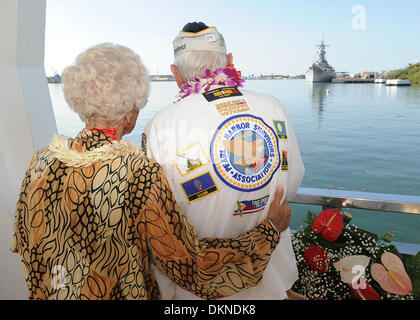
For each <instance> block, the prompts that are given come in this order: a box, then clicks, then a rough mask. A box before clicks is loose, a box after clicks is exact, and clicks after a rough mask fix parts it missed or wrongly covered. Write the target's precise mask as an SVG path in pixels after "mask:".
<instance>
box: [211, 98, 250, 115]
mask: <svg viewBox="0 0 420 320" xmlns="http://www.w3.org/2000/svg"><path fill="white" fill-rule="evenodd" d="M216 109H217V111H218V112H219V114H220V115H221V116H222V117H224V116H228V115H231V114H235V113H241V112H246V111H249V110H251V109H250V107H249V105H248V102H247V101H246V100H245V99H239V100H231V101H226V102H222V103H219V104H216Z"/></svg>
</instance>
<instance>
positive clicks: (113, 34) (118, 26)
mask: <svg viewBox="0 0 420 320" xmlns="http://www.w3.org/2000/svg"><path fill="white" fill-rule="evenodd" d="M419 12H420V1H418V0H400V1H384V0H382V1H380V0H340V1H337V0H317V1H313V0H311V1H309V0H293V1H292V0H288V1H283V0H258V1H257V0H241V1H239V0H229V1H226V0H224V1H221V0H212V1H211V0H210V1H204V0H194V1H191V0H177V1H174V0H47V12H46V32H45V70H46V73H47V75H51V74H52V73H53V72H59V73H61V71H62V70H63V69H64V68H65V67H66V66H68V65H70V64H72V63H73V62H74V60H75V58H76V56H77V55H78V54H79V53H81V52H82V51H83V50H85V49H87V48H89V47H91V46H93V45H95V44H98V43H101V42H114V43H118V44H120V45H124V46H127V47H129V48H131V49H133V50H134V51H135V52H137V53H138V54H139V55H140V57H141V58H142V60H143V62H144V64H145V65H146V67H147V68H148V70H149V72H150V73H151V74H156V73H159V74H169V73H170V68H169V66H170V64H171V63H172V62H173V48H172V41H173V39H174V38H175V37H176V35H177V34H178V32H179V30H181V29H182V27H183V26H184V25H185V24H186V23H188V22H191V21H203V22H204V23H206V24H207V25H208V26H216V27H217V29H218V30H219V32H221V33H222V34H223V36H224V38H225V41H226V46H227V49H228V52H232V54H233V57H234V64H235V67H236V68H237V69H238V70H241V71H242V74H243V75H249V74H255V75H259V74H291V75H294V74H303V73H305V72H306V71H307V69H308V67H309V66H310V64H311V63H312V62H313V61H314V60H315V57H316V48H315V45H316V44H318V43H319V42H320V41H321V39H322V37H323V36H324V38H325V41H326V42H327V43H328V44H329V45H330V46H329V47H328V48H327V59H328V61H329V63H330V64H331V65H332V66H333V67H334V68H335V70H336V71H342V72H350V73H357V72H362V71H384V70H393V69H397V68H401V67H404V66H406V65H407V64H408V63H414V62H420V41H419V39H420V19H418V14H419Z"/></svg>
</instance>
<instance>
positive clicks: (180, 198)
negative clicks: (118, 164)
mask: <svg viewBox="0 0 420 320" xmlns="http://www.w3.org/2000/svg"><path fill="white" fill-rule="evenodd" d="M173 45H174V54H175V62H174V64H173V65H171V70H172V72H173V74H174V76H175V79H176V82H177V84H178V86H179V88H180V89H181V91H180V100H179V101H177V102H176V103H174V104H173V105H171V106H169V107H167V108H166V109H163V110H161V111H160V112H159V113H158V114H157V115H156V116H155V117H154V118H153V119H152V121H150V122H149V124H148V126H147V127H146V129H145V134H144V140H147V142H146V145H147V152H148V156H151V157H153V158H155V159H156V160H157V161H158V162H159V163H160V164H161V165H162V167H163V169H164V172H165V173H166V175H167V176H168V180H169V184H170V186H171V189H172V190H173V191H174V195H175V198H176V199H177V202H178V203H179V204H180V206H181V208H182V211H183V212H184V213H185V214H186V215H187V217H188V219H190V221H191V222H192V223H193V225H194V226H195V227H196V229H197V231H198V234H199V235H200V236H202V237H213V236H217V237H220V238H229V237H232V236H235V235H238V234H240V233H241V232H243V231H245V230H247V229H249V228H252V227H253V226H255V225H257V224H258V223H259V222H260V221H263V220H264V219H265V218H266V217H267V212H268V207H267V203H269V202H270V201H271V199H272V198H273V197H274V194H275V190H276V186H277V185H279V184H282V185H283V186H284V189H285V198H286V199H290V198H291V197H292V196H294V195H295V194H296V192H297V189H298V187H299V186H300V184H301V181H302V178H303V174H304V166H303V164H302V160H301V156H300V153H299V148H298V145H297V141H296V137H295V134H294V132H293V129H292V126H291V123H290V121H289V119H288V117H287V115H286V112H285V110H284V107H283V106H282V105H281V103H280V102H279V101H278V100H277V99H276V98H274V97H272V96H269V95H266V94H261V93H256V92H252V91H247V90H242V89H238V87H241V86H242V84H243V82H244V81H243V80H242V79H241V76H240V72H238V71H236V70H235V69H234V67H233V65H232V60H233V58H232V54H231V53H229V54H227V51H226V46H225V42H224V39H223V36H222V35H221V34H220V33H219V32H218V31H217V29H216V28H215V27H210V28H209V27H207V26H206V25H205V24H203V23H189V24H187V25H186V26H185V27H184V28H183V30H182V31H181V32H180V33H179V35H178V36H177V37H176V38H175V40H174V42H173ZM284 201H287V200H284ZM226 212H229V214H227V213H226ZM290 237H291V235H290V229H287V230H285V231H284V232H283V233H282V234H281V240H280V244H279V246H278V247H277V248H276V249H275V250H274V252H273V255H272V258H271V260H270V262H269V265H268V267H267V269H266V271H265V272H264V277H263V280H262V281H261V283H260V284H259V285H258V286H257V287H254V288H250V289H247V290H244V291H242V292H240V293H238V294H235V295H233V296H232V297H231V298H232V299H285V298H286V297H287V292H288V290H289V289H290V288H291V286H292V285H293V283H294V282H295V281H296V280H297V276H298V271H297V267H296V260H295V256H294V252H293V249H292V246H291V238H290ZM238 280H239V279H238ZM158 282H159V286H160V288H161V292H162V297H163V298H165V299H173V298H175V299H192V298H194V296H192V295H191V294H190V293H188V292H187V291H185V290H182V289H180V288H176V289H175V287H174V286H173V285H172V284H171V282H170V281H169V280H168V279H167V278H166V277H165V276H162V275H161V274H160V275H159V276H158ZM237 286H238V288H240V287H242V286H243V284H242V283H241V281H237Z"/></svg>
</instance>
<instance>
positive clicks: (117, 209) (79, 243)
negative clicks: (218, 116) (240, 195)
mask: <svg viewBox="0 0 420 320" xmlns="http://www.w3.org/2000/svg"><path fill="white" fill-rule="evenodd" d="M63 85H64V95H65V98H66V101H67V103H68V104H69V106H70V107H71V108H72V109H73V110H74V111H75V112H77V113H78V114H79V116H80V118H81V119H82V120H83V121H84V122H85V123H86V128H84V129H82V130H81V131H80V133H79V134H78V135H77V136H76V137H75V138H69V137H63V136H60V137H58V136H55V137H54V138H53V139H52V142H51V144H50V145H49V146H48V147H47V148H43V149H41V150H39V151H38V152H36V154H35V155H34V156H33V158H32V160H31V163H30V165H29V168H28V171H27V172H26V175H25V178H24V180H23V183H22V189H21V193H20V195H19V201H18V204H17V207H16V215H15V233H14V238H13V240H14V241H13V245H12V251H13V252H16V253H19V254H20V256H21V259H22V266H23V270H24V275H25V280H26V282H27V284H28V289H29V298H30V299H71V300H75V299H139V300H140V299H141V300H144V299H158V298H159V297H160V295H159V290H158V287H157V283H156V281H155V278H154V274H153V272H152V270H151V264H154V265H156V266H157V268H158V269H159V270H161V271H162V272H164V273H165V274H166V275H167V276H168V277H170V278H171V279H172V280H173V281H174V282H175V283H177V285H179V286H180V287H182V288H184V289H185V290H188V291H189V292H191V293H193V294H196V295H198V296H200V297H202V298H205V299H216V298H221V297H224V296H229V295H231V294H233V293H236V292H238V291H239V290H241V289H242V288H239V287H238V286H237V285H236V281H239V282H240V283H241V285H242V286H243V288H246V287H250V286H254V285H255V284H257V283H258V282H259V281H260V279H261V277H262V274H263V271H264V269H265V267H266V266H267V263H268V260H269V258H270V255H271V253H272V251H273V249H274V248H275V247H276V245H277V243H278V241H279V237H280V232H281V231H282V230H284V229H285V228H287V226H288V224H289V221H290V212H288V211H289V210H290V208H287V206H285V205H284V204H283V205H282V206H281V205H280V199H281V195H282V191H281V190H279V192H278V193H277V196H276V199H275V201H274V202H273V204H272V205H271V206H270V213H269V215H268V219H266V220H264V221H263V222H262V223H261V224H259V225H258V226H257V227H256V228H254V229H252V228H251V229H252V230H250V231H248V232H247V233H244V234H242V235H238V237H236V238H235V239H229V240H219V239H215V238H211V239H198V238H197V233H196V231H195V230H194V228H193V227H192V226H191V224H190V223H189V222H188V221H187V220H186V218H185V216H184V215H183V214H182V212H181V211H180V210H179V207H178V205H177V204H176V202H175V200H174V197H173V195H172V192H171V189H170V188H169V186H168V183H167V179H166V177H165V174H164V173H163V171H162V169H161V168H160V166H159V164H158V163H157V162H156V161H154V160H150V159H147V158H146V157H145V156H144V153H143V151H142V150H141V149H140V148H138V147H137V146H135V145H133V144H132V143H130V142H128V141H125V140H123V139H122V137H123V136H124V135H126V134H128V133H130V132H131V131H132V130H133V128H134V126H135V124H136V120H137V117H138V114H139V110H140V109H141V108H143V107H144V106H145V104H146V103H147V97H148V93H149V76H148V73H147V71H146V68H145V67H144V65H143V64H142V62H141V60H140V58H139V56H138V55H137V54H135V53H134V52H133V51H132V50H130V49H128V48H126V47H123V46H119V45H115V44H111V43H105V44H99V45H97V46H94V47H92V48H89V49H87V50H86V51H84V52H82V53H81V54H80V55H79V56H78V57H77V59H76V62H75V64H74V65H71V66H69V67H67V68H66V69H65V70H64V72H63ZM227 210H228V209H225V213H227Z"/></svg>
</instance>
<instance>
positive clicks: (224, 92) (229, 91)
mask: <svg viewBox="0 0 420 320" xmlns="http://www.w3.org/2000/svg"><path fill="white" fill-rule="evenodd" d="M237 96H242V93H241V92H240V91H239V90H238V88H236V87H223V88H218V89H214V90H210V91H207V92H204V93H203V97H204V98H206V100H207V101H208V102H212V101H214V100H218V99H223V98H229V97H237Z"/></svg>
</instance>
